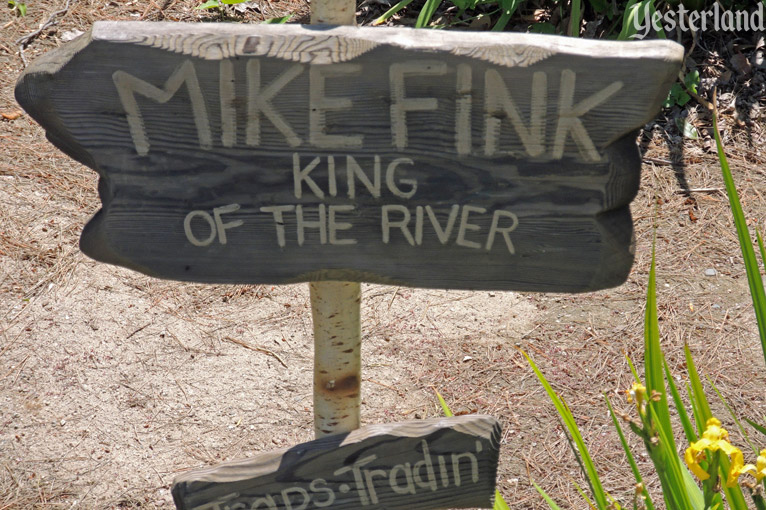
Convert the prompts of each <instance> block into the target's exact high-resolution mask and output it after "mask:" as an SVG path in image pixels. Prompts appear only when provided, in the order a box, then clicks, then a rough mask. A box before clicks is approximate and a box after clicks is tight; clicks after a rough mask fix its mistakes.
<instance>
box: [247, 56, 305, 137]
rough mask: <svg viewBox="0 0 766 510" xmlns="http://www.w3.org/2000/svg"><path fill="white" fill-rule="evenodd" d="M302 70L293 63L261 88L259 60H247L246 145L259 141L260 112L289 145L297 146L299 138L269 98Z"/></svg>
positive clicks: (300, 66)
mask: <svg viewBox="0 0 766 510" xmlns="http://www.w3.org/2000/svg"><path fill="white" fill-rule="evenodd" d="M302 72H303V66H302V65H300V64H295V65H293V66H291V67H289V68H288V69H287V71H285V72H284V73H282V74H280V75H279V76H277V77H276V78H275V79H274V81H272V82H271V83H269V84H268V86H266V87H264V88H263V89H261V61H260V60H258V59H257V58H253V59H250V60H248V61H247V130H246V133H245V136H246V142H247V144H248V145H258V144H260V143H261V112H263V113H264V115H266V117H268V118H269V120H270V121H271V123H272V124H274V127H276V128H277V129H278V130H279V132H280V133H282V135H283V136H284V137H285V139H286V140H287V143H288V144H290V146H291V147H297V146H299V145H300V144H301V139H300V138H298V135H296V134H295V131H293V129H292V128H291V127H290V125H289V124H288V123H287V121H285V119H284V117H282V115H280V114H279V112H277V111H276V110H275V109H274V105H272V104H271V100H272V99H274V97H275V96H276V95H277V93H279V91H281V90H282V89H283V88H284V87H285V86H287V84H288V83H290V82H291V81H293V80H294V79H295V78H296V77H297V76H298V75H299V74H301V73H302Z"/></svg>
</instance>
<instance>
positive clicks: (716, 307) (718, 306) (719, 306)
mask: <svg viewBox="0 0 766 510" xmlns="http://www.w3.org/2000/svg"><path fill="white" fill-rule="evenodd" d="M713 308H714V309H715V310H720V309H721V305H719V304H718V303H716V304H714V305H713Z"/></svg>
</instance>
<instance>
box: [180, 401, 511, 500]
mask: <svg viewBox="0 0 766 510" xmlns="http://www.w3.org/2000/svg"><path fill="white" fill-rule="evenodd" d="M499 441H500V425H499V424H498V423H497V421H496V420H495V419H494V418H492V417H489V416H479V415H471V416H459V417H454V418H438V419H431V420H422V421H412V422H405V423H396V424H386V425H370V426H367V427H363V428H361V429H357V430H354V431H353V432H350V433H347V434H335V435H331V436H326V437H324V438H321V439H317V440H314V441H311V442H309V443H304V444H300V445H297V446H293V447H292V448H286V449H283V450H278V451H273V452H268V453H263V454H260V455H257V456H255V457H253V458H251V459H246V460H239V461H234V462H228V463H224V464H220V465H217V466H214V467H211V468H203V469H196V470H193V471H189V472H187V473H184V474H182V475H179V476H178V477H176V479H175V480H174V483H173V498H174V500H175V503H176V506H177V507H178V508H179V510H192V509H197V510H202V509H206V510H224V509H227V508H229V509H235V508H247V509H255V510H257V509H263V510H282V509H286V510H299V509H306V508H325V507H328V508H332V509H333V510H344V509H348V510H357V509H359V508H369V509H370V510H372V509H384V508H385V509H388V510H398V509H401V510H405V509H406V510H410V509H412V508H418V509H419V510H428V509H435V508H491V507H492V505H493V502H494V497H495V494H494V493H495V476H496V472H497V460H498V454H499Z"/></svg>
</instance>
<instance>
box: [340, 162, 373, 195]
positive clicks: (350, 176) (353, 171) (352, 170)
mask: <svg viewBox="0 0 766 510" xmlns="http://www.w3.org/2000/svg"><path fill="white" fill-rule="evenodd" d="M355 176H356V177H358V178H359V180H360V181H361V182H362V184H364V186H365V188H367V191H369V192H370V194H371V195H372V196H373V197H375V198H380V156H375V166H374V167H373V170H372V179H373V180H372V182H370V178H369V177H367V174H365V173H364V170H362V167H361V166H359V163H357V162H356V160H355V159H354V157H353V156H346V181H347V184H348V198H354V197H355V196H356V182H355V180H354V177H355Z"/></svg>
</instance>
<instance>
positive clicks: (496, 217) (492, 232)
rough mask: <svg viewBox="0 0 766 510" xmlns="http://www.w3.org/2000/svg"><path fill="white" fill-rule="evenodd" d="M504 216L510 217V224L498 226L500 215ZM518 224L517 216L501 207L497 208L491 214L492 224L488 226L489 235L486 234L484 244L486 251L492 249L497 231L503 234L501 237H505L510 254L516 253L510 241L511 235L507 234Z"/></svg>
mask: <svg viewBox="0 0 766 510" xmlns="http://www.w3.org/2000/svg"><path fill="white" fill-rule="evenodd" d="M501 216H505V217H506V218H510V219H511V225H510V226H508V227H502V228H500V227H499V224H500V217H501ZM518 226H519V218H518V217H517V216H516V215H515V214H513V213H512V212H510V211H503V210H501V209H498V210H497V211H495V214H493V215H492V226H491V227H489V235H488V236H487V245H486V246H485V248H486V250H487V251H490V250H491V249H492V245H493V244H494V243H495V236H497V233H498V232H499V233H501V234H503V239H505V244H506V246H508V252H509V253H510V254H511V255H515V254H516V249H515V248H514V247H513V243H512V242H511V236H509V235H508V234H509V233H510V232H513V231H514V230H516V227H518Z"/></svg>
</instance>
